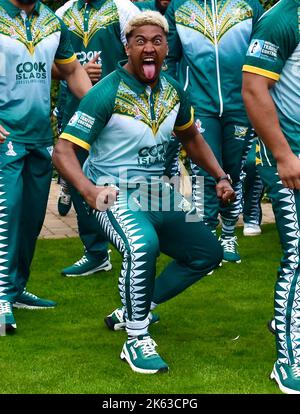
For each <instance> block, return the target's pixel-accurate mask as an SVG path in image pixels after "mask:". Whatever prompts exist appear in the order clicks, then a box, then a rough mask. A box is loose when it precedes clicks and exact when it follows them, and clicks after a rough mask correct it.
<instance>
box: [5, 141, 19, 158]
mask: <svg viewBox="0 0 300 414" xmlns="http://www.w3.org/2000/svg"><path fill="white" fill-rule="evenodd" d="M7 148H8V151H6V153H5V154H6V155H7V156H8V157H15V156H16V155H17V153H16V152H15V150H14V146H13V143H12V142H11V141H9V142H8V144H7Z"/></svg>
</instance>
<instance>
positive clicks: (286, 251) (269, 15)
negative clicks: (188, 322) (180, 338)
mask: <svg viewBox="0 0 300 414" xmlns="http://www.w3.org/2000/svg"><path fill="white" fill-rule="evenodd" d="M299 22H300V1H299V0H281V1H280V2H279V3H278V4H277V5H276V6H274V7H273V8H272V9H271V10H269V11H268V12H266V13H265V14H264V16H263V17H262V18H261V19H260V21H259V22H258V24H257V26H256V27H255V30H254V33H253V36H252V40H251V44H250V46H249V49H248V52H247V58H246V62H245V65H244V67H243V70H244V83H243V97H244V101H245V105H246V108H247V111H248V114H249V118H250V119H251V122H252V124H253V126H254V127H255V129H256V131H257V133H258V135H259V137H260V145H259V148H258V153H257V164H258V171H259V174H260V176H261V178H262V180H263V182H264V184H265V186H266V189H267V192H268V194H269V196H270V198H271V200H272V206H273V211H274V214H275V219H276V224H277V229H278V232H279V236H280V241H281V246H282V249H283V257H282V259H281V263H280V268H279V269H278V279H277V282H276V286H275V298H274V299H275V301H274V305H275V324H276V345H277V361H276V362H275V364H274V368H273V371H272V374H271V378H274V379H275V380H276V382H277V383H278V385H279V387H280V389H281V390H282V391H283V392H285V393H289V394H291V393H293V394H294V393H297V394H299V393H300V330H299V325H300V301H299V298H300V277H299V269H300V266H299V264H300V256H299V239H300V193H299V190H300V160H299V156H300V25H299Z"/></svg>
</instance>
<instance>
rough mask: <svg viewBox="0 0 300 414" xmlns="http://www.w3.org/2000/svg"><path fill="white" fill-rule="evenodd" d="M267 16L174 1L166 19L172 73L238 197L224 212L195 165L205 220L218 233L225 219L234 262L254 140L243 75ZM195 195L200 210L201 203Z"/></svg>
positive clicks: (238, 3) (228, 0)
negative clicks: (245, 166)
mask: <svg viewBox="0 0 300 414" xmlns="http://www.w3.org/2000/svg"><path fill="white" fill-rule="evenodd" d="M262 13H263V9H262V7H261V5H260V3H259V1H258V0H207V1H206V0H173V1H172V2H171V3H170V5H169V7H168V10H167V12H166V15H165V16H166V18H167V20H168V22H169V25H170V34H169V37H168V42H169V55H168V57H167V66H168V69H167V70H168V73H169V74H171V75H172V76H173V77H175V78H177V79H178V80H179V82H180V84H181V85H182V86H183V87H184V89H187V90H189V91H190V94H191V102H192V105H193V107H194V108H195V119H196V124H197V125H198V128H199V131H200V132H201V133H202V134H203V136H204V138H205V140H206V141H207V142H208V143H209V145H210V146H211V148H212V150H213V152H214V154H215V156H216V157H217V159H218V161H219V162H220V163H221V165H223V167H224V170H225V171H226V173H229V174H230V176H231V178H232V180H233V186H234V189H235V191H236V194H237V198H236V200H235V202H234V203H233V204H231V205H230V206H228V207H226V208H223V207H222V206H221V207H220V204H219V201H218V199H217V198H216V195H215V191H214V180H213V179H212V178H211V177H209V175H208V174H207V173H206V172H205V171H203V170H202V169H199V168H198V167H197V166H196V165H194V164H193V163H191V170H192V173H193V174H194V175H204V176H205V181H204V184H205V187H204V189H205V191H204V220H205V221H206V222H207V223H208V224H209V226H210V227H211V229H212V230H215V229H216V227H217V225H218V214H219V213H221V217H222V235H221V243H222V245H223V249H224V260H225V261H232V262H239V261H240V256H239V254H238V252H237V248H236V237H235V236H234V230H235V224H236V221H237V219H238V216H239V213H240V211H241V196H242V191H241V181H240V173H241V167H242V162H243V157H245V155H246V154H245V151H244V149H245V148H246V147H247V146H248V145H247V141H248V140H249V139H251V138H253V137H254V133H253V131H252V129H251V126H250V124H249V121H248V118H247V115H246V112H245V109H244V105H243V102H242V97H241V84H242V75H241V69H242V65H243V63H244V59H245V53H246V50H247V47H248V45H249V41H250V36H251V32H252V27H253V24H254V23H255V22H256V21H257V20H258V18H259V17H260V16H261V15H262ZM175 143H176V141H175ZM194 190H195V194H194V198H195V204H196V206H197V200H198V199H199V200H200V199H201V197H199V196H198V195H197V191H196V189H194Z"/></svg>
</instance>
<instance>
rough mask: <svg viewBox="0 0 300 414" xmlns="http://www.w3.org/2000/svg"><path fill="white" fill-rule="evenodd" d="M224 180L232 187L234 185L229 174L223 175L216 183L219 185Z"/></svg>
mask: <svg viewBox="0 0 300 414" xmlns="http://www.w3.org/2000/svg"><path fill="white" fill-rule="evenodd" d="M222 180H227V181H228V182H229V184H230V185H231V184H232V179H231V177H230V175H229V174H226V175H221V176H220V177H218V178H216V183H217V184H218V183H219V182H220V181H222Z"/></svg>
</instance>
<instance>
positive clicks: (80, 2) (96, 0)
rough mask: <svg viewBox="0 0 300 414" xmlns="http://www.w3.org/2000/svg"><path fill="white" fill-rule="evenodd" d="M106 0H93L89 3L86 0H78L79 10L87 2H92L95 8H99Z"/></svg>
mask: <svg viewBox="0 0 300 414" xmlns="http://www.w3.org/2000/svg"><path fill="white" fill-rule="evenodd" d="M105 1H106V0H92V1H90V2H89V3H87V2H86V1H85V0H78V2H77V7H78V10H81V9H82V8H83V7H84V5H85V4H90V5H91V6H92V7H94V8H95V9H97V10H99V9H100V7H101V6H102V4H104V3H105Z"/></svg>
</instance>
